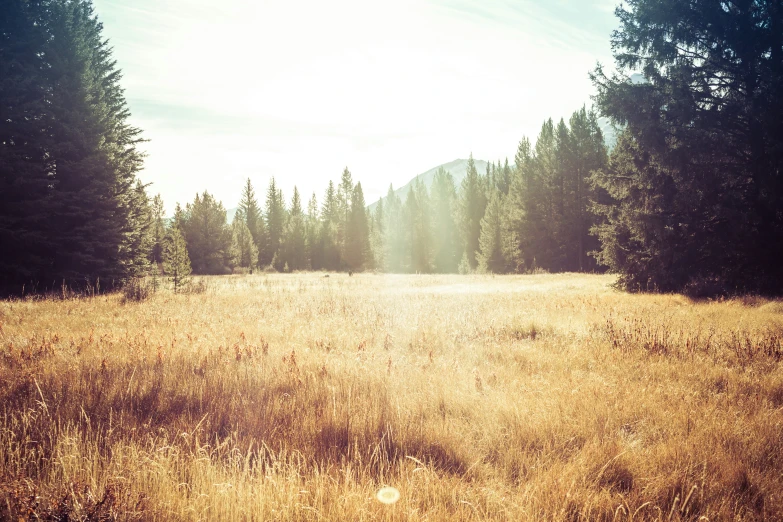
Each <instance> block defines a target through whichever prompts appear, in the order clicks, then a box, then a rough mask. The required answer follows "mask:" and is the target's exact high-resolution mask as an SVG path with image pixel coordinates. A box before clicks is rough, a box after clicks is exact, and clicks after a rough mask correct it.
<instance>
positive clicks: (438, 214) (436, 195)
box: [430, 167, 460, 273]
mask: <svg viewBox="0 0 783 522" xmlns="http://www.w3.org/2000/svg"><path fill="white" fill-rule="evenodd" d="M431 199H432V203H431V207H430V208H431V216H432V242H433V262H434V265H435V271H436V272H440V273H454V272H456V271H457V265H458V263H459V260H460V259H459V256H460V248H459V234H458V230H457V224H456V221H455V220H454V214H455V208H456V205H457V192H456V189H455V187H454V178H452V176H451V174H449V173H448V172H446V170H444V169H443V168H442V167H441V168H440V169H438V172H436V173H435V178H434V179H433V182H432V198H431Z"/></svg>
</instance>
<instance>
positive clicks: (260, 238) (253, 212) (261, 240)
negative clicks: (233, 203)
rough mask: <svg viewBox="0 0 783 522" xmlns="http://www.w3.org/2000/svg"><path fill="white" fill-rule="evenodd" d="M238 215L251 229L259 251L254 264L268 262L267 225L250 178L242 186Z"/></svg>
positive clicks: (259, 264)
mask: <svg viewBox="0 0 783 522" xmlns="http://www.w3.org/2000/svg"><path fill="white" fill-rule="evenodd" d="M237 215H239V216H241V219H242V221H244V223H245V225H246V226H247V229H248V230H249V231H250V235H251V236H252V238H253V244H254V245H255V247H256V252H257V253H258V258H257V259H256V261H255V262H254V263H253V266H255V265H258V266H263V265H264V264H268V263H269V260H268V259H266V255H265V253H266V251H267V250H268V246H267V243H268V238H267V231H266V225H265V224H264V216H263V212H262V211H261V207H260V206H259V205H258V200H257V199H256V193H255V190H253V184H252V183H251V182H250V178H248V179H247V183H245V186H244V187H243V188H242V198H241V199H240V200H239V208H238V209H237ZM243 266H249V265H243Z"/></svg>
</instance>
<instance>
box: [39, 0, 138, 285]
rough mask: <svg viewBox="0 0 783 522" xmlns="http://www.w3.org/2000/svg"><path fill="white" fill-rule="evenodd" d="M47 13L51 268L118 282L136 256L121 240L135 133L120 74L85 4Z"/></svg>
mask: <svg viewBox="0 0 783 522" xmlns="http://www.w3.org/2000/svg"><path fill="white" fill-rule="evenodd" d="M48 16H49V23H50V24H51V25H50V26H49V27H50V38H51V39H50V41H49V47H48V48H47V49H44V50H43V52H44V53H45V55H46V56H47V62H48V63H47V67H48V69H47V76H48V77H49V81H50V82H51V83H50V85H51V86H52V90H51V95H50V96H51V97H50V99H49V103H50V110H51V115H52V119H51V126H50V127H49V131H48V132H49V139H50V140H51V141H50V143H49V147H48V148H49V153H50V155H51V156H52V158H54V171H53V172H54V178H53V180H52V186H53V190H52V193H51V195H50V198H49V202H50V205H49V214H48V217H49V220H48V233H49V234H50V246H51V248H52V252H53V254H54V255H53V259H52V261H53V262H52V265H51V272H52V273H53V274H56V276H57V277H59V278H62V279H65V280H70V281H71V282H72V283H76V282H77V281H81V280H94V279H97V278H101V279H104V280H114V281H120V280H122V279H124V278H125V277H127V275H128V274H127V272H126V268H127V267H128V266H132V264H133V263H131V262H130V260H129V259H128V256H133V255H135V253H133V252H132V249H131V248H129V247H128V246H127V243H126V240H127V239H128V237H127V232H128V230H129V227H130V226H131V224H130V220H131V219H132V218H131V212H132V207H131V200H132V199H133V194H132V192H133V190H134V186H135V182H136V176H135V175H136V172H137V171H138V170H139V169H140V168H141V165H142V154H141V153H140V152H139V151H137V150H136V148H135V147H136V145H137V144H138V142H139V141H140V140H139V137H138V136H139V132H140V131H139V130H138V129H135V128H133V127H131V126H130V125H128V123H127V118H128V116H129V112H128V110H127V107H126V105H125V100H124V98H123V96H122V89H121V88H120V86H119V79H120V73H119V71H117V70H115V69H114V62H113V61H112V59H111V50H110V49H109V47H108V42H107V41H106V40H105V39H103V38H102V36H101V30H102V26H101V24H100V23H99V22H98V21H97V19H96V18H95V16H94V14H93V10H92V6H91V4H90V3H89V2H88V1H78V0H77V1H70V2H53V3H52V4H50V11H49V13H48Z"/></svg>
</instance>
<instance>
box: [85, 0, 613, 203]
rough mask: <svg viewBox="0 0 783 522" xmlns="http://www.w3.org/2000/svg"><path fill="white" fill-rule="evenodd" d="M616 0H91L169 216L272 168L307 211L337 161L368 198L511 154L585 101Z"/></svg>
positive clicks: (604, 58)
mask: <svg viewBox="0 0 783 522" xmlns="http://www.w3.org/2000/svg"><path fill="white" fill-rule="evenodd" d="M617 3H619V0H568V1H566V0H540V1H539V0H517V1H504V0H472V1H469V0H387V1H384V2H379V1H375V0H329V1H323V0H307V1H305V0H288V1H281V0H276V1H274V2H272V1H267V0H221V1H219V2H215V1H214V0H210V1H206V0H132V1H130V0H94V5H95V10H96V13H97V14H98V17H99V19H100V20H101V21H102V22H103V24H104V36H105V37H107V38H109V39H110V42H111V44H112V46H113V47H114V57H115V58H116V59H117V61H118V66H119V67H120V68H121V69H122V71H123V75H124V77H123V81H122V85H123V87H124V88H125V96H126V99H127V101H128V105H129V107H130V110H131V112H132V114H133V116H132V120H131V121H132V123H133V124H135V125H137V126H138V127H140V128H142V129H143V130H144V137H145V138H147V139H149V140H150V141H149V143H146V144H144V149H145V150H146V151H147V152H148V158H147V160H146V167H145V170H144V171H143V172H142V173H141V178H142V180H143V181H145V182H152V183H153V185H152V187H151V188H150V193H152V194H155V193H158V192H159V193H161V195H162V196H163V198H164V201H165V203H166V208H167V210H168V211H169V212H170V211H171V209H173V207H174V204H175V203H176V202H177V201H179V202H180V203H182V204H183V205H184V203H186V202H187V201H191V200H192V199H193V197H194V196H195V193H196V192H202V191H204V190H207V191H209V192H210V193H212V194H214V195H215V196H216V197H217V198H218V199H220V200H222V201H223V203H224V205H225V206H226V208H231V207H233V206H236V204H237V202H238V200H239V196H240V191H241V187H242V184H243V182H244V180H245V179H246V178H248V177H249V178H250V179H251V180H252V181H253V184H254V186H255V188H256V193H257V195H258V196H259V199H260V200H263V196H264V193H265V190H266V186H267V184H268V182H269V179H270V177H272V176H274V177H275V179H276V181H277V182H278V183H279V185H280V187H281V188H282V189H283V191H284V192H285V196H286V199H287V200H290V196H291V194H292V191H293V186H294V185H297V186H298V187H299V190H300V192H302V197H303V199H309V197H310V195H311V194H312V192H313V191H315V192H316V194H317V197H318V200H319V204H320V201H321V199H322V196H323V192H324V189H325V188H326V185H327V183H328V181H329V180H330V179H332V180H335V181H337V180H339V176H340V174H341V172H342V170H343V168H344V167H346V166H347V167H348V168H349V170H350V171H351V173H352V174H353V177H354V180H355V181H361V183H362V187H363V189H364V193H365V198H366V199H367V202H368V203H370V202H372V201H375V200H376V199H377V198H378V197H379V196H381V195H383V194H385V192H386V190H387V188H388V186H389V183H393V184H394V186H395V187H399V186H401V185H403V184H404V183H406V182H407V181H408V180H409V179H410V178H412V177H413V176H415V175H416V174H419V173H421V172H424V171H426V170H428V169H430V168H432V167H434V166H437V165H439V164H442V163H446V162H448V161H451V160H454V159H456V158H466V157H467V156H468V155H469V154H470V153H471V152H472V153H473V155H474V157H475V158H477V159H485V160H489V161H492V160H496V159H499V158H505V157H509V159H510V160H512V161H513V155H514V152H515V151H516V147H517V143H518V142H519V140H520V139H521V138H522V137H523V136H529V137H531V138H535V136H536V135H537V134H538V130H539V128H540V126H541V123H542V122H543V121H544V120H545V119H546V118H549V117H553V118H556V119H559V118H560V117H566V118H567V117H568V116H570V114H571V113H572V112H573V111H574V110H576V109H578V108H579V107H581V106H582V105H583V104H585V103H587V104H589V103H590V95H591V94H593V92H594V90H593V88H592V85H591V83H590V81H589V79H588V72H589V71H590V70H591V69H593V68H594V66H595V64H596V63H597V62H598V61H600V62H602V63H604V64H605V65H607V66H608V65H611V53H610V46H609V35H610V33H611V31H612V30H613V29H614V28H615V27H616V26H617V25H618V24H617V22H616V20H615V18H614V16H613V9H614V7H615V5H616V4H617Z"/></svg>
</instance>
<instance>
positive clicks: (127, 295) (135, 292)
mask: <svg viewBox="0 0 783 522" xmlns="http://www.w3.org/2000/svg"><path fill="white" fill-rule="evenodd" d="M154 293H155V286H154V284H153V283H152V282H150V281H148V280H146V279H145V278H142V277H134V278H133V279H131V280H130V281H128V282H127V283H125V286H123V287H122V297H123V301H136V302H141V301H146V300H147V299H149V298H150V297H152V294H154Z"/></svg>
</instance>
